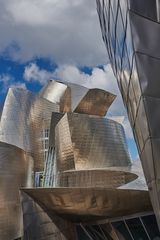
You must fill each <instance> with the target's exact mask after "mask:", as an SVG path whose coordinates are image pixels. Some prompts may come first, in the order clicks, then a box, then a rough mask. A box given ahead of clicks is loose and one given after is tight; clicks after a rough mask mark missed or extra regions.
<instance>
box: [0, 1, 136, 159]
mask: <svg viewBox="0 0 160 240" xmlns="http://www.w3.org/2000/svg"><path fill="white" fill-rule="evenodd" d="M0 5H1V8H0V32H1V37H0V101H1V102H3V100H4V97H5V94H6V91H7V89H8V87H10V86H18V87H22V88H27V89H29V90H31V91H34V92H37V91H39V89H40V88H41V87H42V86H43V85H44V84H45V83H46V81H47V80H49V79H50V78H52V79H54V78H56V79H60V80H65V81H70V82H73V83H77V84H80V85H84V86H87V87H89V88H92V87H98V88H102V89H105V90H108V91H111V92H113V93H115V94H116V95H117V99H116V101H115V102H114V104H113V106H112V107H111V109H110V111H109V113H108V115H109V116H110V117H112V116H125V119H124V123H123V125H124V128H125V131H126V135H127V140H128V144H129V151H130V153H131V156H132V159H135V158H137V151H136V147H135V143H134V140H133V135H132V131H131V129H130V126H129V123H128V120H127V117H126V116H127V115H126V112H125V109H124V106H123V103H122V99H121V96H120V93H119V90H118V87H117V83H116V80H115V78H114V76H113V73H112V69H111V66H110V63H109V60H108V56H107V52H106V49H105V46H104V44H103V41H102V37H101V31H100V26H99V21H98V15H97V12H96V3H95V0H87V1H86V0H41V1H40V0H27V1H26V0H21V1H20V0H0Z"/></svg>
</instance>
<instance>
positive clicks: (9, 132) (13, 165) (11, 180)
mask: <svg viewBox="0 0 160 240" xmlns="http://www.w3.org/2000/svg"><path fill="white" fill-rule="evenodd" d="M114 97H115V96H114V95H113V94H111V93H108V92H105V91H103V90H99V89H93V90H89V89H87V88H84V87H81V86H78V85H75V84H70V83H61V82H59V81H50V82H49V83H48V85H47V86H46V87H45V88H44V89H42V91H41V92H40V93H39V94H34V93H31V92H29V91H27V90H23V89H20V88H11V89H9V91H8V93H7V96H6V99H5V102H4V104H3V107H2V109H1V118H0V175H1V176H0V178H1V181H0V183H1V193H0V205H1V215H0V239H3V240H10V239H17V238H20V237H22V236H23V233H24V232H25V235H24V239H26V240H28V239H38V240H39V239H41V238H42V239H44V238H45V239H50V238H49V237H48V231H50V230H51V229H52V230H51V232H52V233H54V237H55V234H57V239H62V233H63V232H65V231H66V233H67V232H69V231H68V230H65V229H67V227H66V228H65V224H63V223H64V222H65V221H63V220H62V219H59V220H56V219H58V217H57V216H54V222H53V220H49V219H50V216H49V215H48V214H49V213H47V212H45V210H44V209H41V210H40V207H39V206H38V205H37V204H36V203H35V202H34V201H33V200H31V199H30V198H29V197H28V196H26V195H25V197H24V194H23V193H22V198H21V201H20V195H19V190H20V188H21V187H33V186H34V185H35V186H39V185H40V184H41V182H42V181H43V171H44V166H45V161H46V159H47V155H48V154H50V153H51V151H50V150H51V149H53V148H54V147H55V146H57V147H58V145H57V140H58V139H59V141H61V140H60V137H57V138H56V137H55V135H56V134H58V132H56V134H55V128H56V125H57V123H58V122H59V120H61V119H62V118H63V117H65V116H64V113H65V112H71V111H77V112H81V113H90V114H91V115H92V114H95V115H104V114H105V113H106V111H107V110H108V107H109V106H110V104H111V103H112V101H113V100H114ZM98 104H101V106H102V111H100V110H99V109H98V107H96V105H97V106H98ZM93 105H95V109H94V108H93ZM60 112H61V114H60ZM58 113H59V114H58ZM66 116H67V115H66ZM56 119H57V120H56ZM51 120H52V122H51ZM53 120H54V121H53ZM50 131H51V132H50ZM49 138H50V139H49ZM66 140H67V141H68V136H67V135H66ZM49 145H50V148H49V150H48V147H49ZM56 151H57V154H58V151H59V150H58V148H56ZM48 152H49V153H48ZM69 162H70V161H69ZM69 164H70V163H69ZM46 165H47V164H46ZM56 169H57V168H56V167H55V169H54V171H55V170H56ZM50 170H51V171H53V169H52V168H50ZM124 176H125V177H124V178H125V180H126V181H127V179H128V177H129V176H130V175H129V176H128V175H127V174H124ZM37 177H38V180H37ZM41 177H42V179H41ZM132 177H133V178H134V177H135V175H132V174H131V178H132ZM59 180H60V178H59ZM21 204H22V208H21ZM30 213H32V214H30ZM41 215H42V216H41ZM52 217H53V216H52ZM47 219H48V220H47ZM45 221H49V226H48V225H46V226H45V227H44V228H43V230H41V231H39V230H38V228H39V227H40V225H41V224H43V223H44V222H45ZM57 221H58V222H59V224H58V225H57ZM55 225H56V227H57V228H56V227H55ZM61 225H64V228H63V227H62V226H61ZM66 225H67V226H70V227H68V228H70V229H72V231H70V234H71V235H72V237H69V235H68V236H67V235H66V233H65V234H64V236H63V237H64V239H70V238H72V239H75V237H73V236H75V233H74V226H71V224H70V223H69V222H66ZM47 229H50V230H47ZM33 230H35V231H33ZM52 237H53V236H52Z"/></svg>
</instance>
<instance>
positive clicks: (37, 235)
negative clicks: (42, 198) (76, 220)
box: [21, 192, 76, 240]
mask: <svg viewBox="0 0 160 240" xmlns="http://www.w3.org/2000/svg"><path fill="white" fill-rule="evenodd" d="M21 198H22V210H23V224H24V239H26V240H33V239H34V240H35V239H36V240H44V239H45V240H68V239H76V236H75V235H76V234H75V226H74V225H73V224H72V223H71V222H69V221H66V220H64V219H63V218H60V217H58V216H57V215H55V214H52V218H51V217H50V212H48V210H47V209H45V210H44V209H43V208H42V207H41V206H40V205H39V204H38V203H36V202H35V201H34V200H33V199H32V198H31V197H29V196H28V195H27V194H26V193H24V192H21Z"/></svg>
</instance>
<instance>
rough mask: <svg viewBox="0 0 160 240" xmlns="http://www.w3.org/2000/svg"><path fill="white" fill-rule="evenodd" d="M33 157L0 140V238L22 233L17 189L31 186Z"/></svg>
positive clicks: (6, 238) (16, 236)
mask: <svg viewBox="0 0 160 240" xmlns="http://www.w3.org/2000/svg"><path fill="white" fill-rule="evenodd" d="M32 168H33V159H32V157H31V156H29V155H28V154H26V153H25V152H24V151H23V150H22V149H20V148H18V147H15V146H13V145H8V144H6V143H2V142H0V189H1V190H0V239H4V240H9V239H17V238H19V237H21V236H22V235H23V219H22V210H21V202H20V195H19V189H20V187H32V183H31V177H32V170H33V169H32Z"/></svg>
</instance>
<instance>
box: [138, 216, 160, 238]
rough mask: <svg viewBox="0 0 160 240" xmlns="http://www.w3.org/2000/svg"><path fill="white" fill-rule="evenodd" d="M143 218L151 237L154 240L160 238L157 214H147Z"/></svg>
mask: <svg viewBox="0 0 160 240" xmlns="http://www.w3.org/2000/svg"><path fill="white" fill-rule="evenodd" d="M141 219H142V221H143V223H144V225H145V227H146V229H147V232H148V234H149V236H150V238H151V239H152V240H153V239H154V240H158V239H160V232H159V230H158V226H157V222H156V218H155V216H154V215H150V216H145V217H142V218H141Z"/></svg>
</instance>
